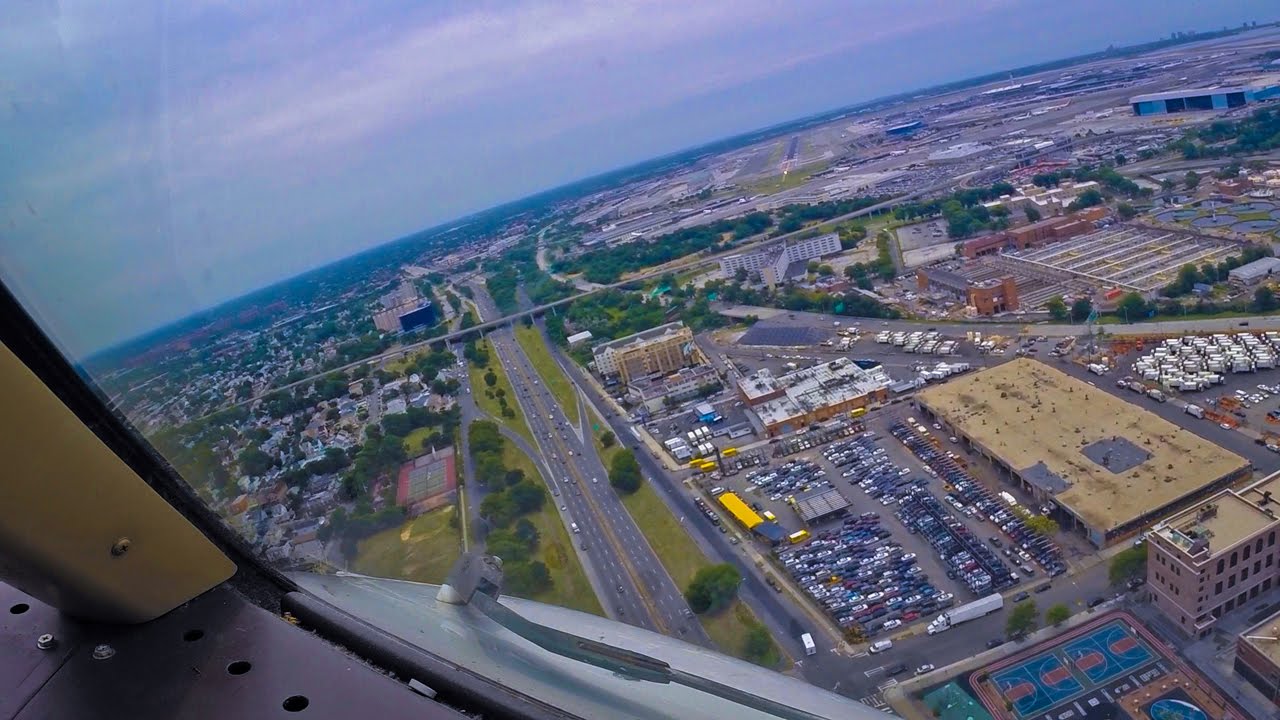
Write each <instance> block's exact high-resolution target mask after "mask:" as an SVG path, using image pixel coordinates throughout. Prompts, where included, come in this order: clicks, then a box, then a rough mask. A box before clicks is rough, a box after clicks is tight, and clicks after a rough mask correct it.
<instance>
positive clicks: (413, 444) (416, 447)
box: [404, 425, 447, 457]
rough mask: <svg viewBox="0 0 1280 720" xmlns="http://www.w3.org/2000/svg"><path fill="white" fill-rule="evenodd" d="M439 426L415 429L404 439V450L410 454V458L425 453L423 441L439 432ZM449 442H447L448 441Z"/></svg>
mask: <svg viewBox="0 0 1280 720" xmlns="http://www.w3.org/2000/svg"><path fill="white" fill-rule="evenodd" d="M439 429H440V428H439V426H436V425H431V426H428V427H420V428H414V430H413V431H412V432H410V433H409V434H408V435H406V436H405V438H404V450H405V452H407V453H409V457H415V456H417V455H418V453H421V452H422V451H423V448H422V441H423V439H425V438H426V437H427V436H428V435H430V434H431V433H433V432H438V431H439ZM446 442H447V441H446Z"/></svg>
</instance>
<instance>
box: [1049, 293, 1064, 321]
mask: <svg viewBox="0 0 1280 720" xmlns="http://www.w3.org/2000/svg"><path fill="white" fill-rule="evenodd" d="M1044 306H1045V309H1047V310H1048V311H1049V317H1052V318H1053V319H1054V320H1066V319H1067V304H1066V303H1065V302H1063V301H1062V296H1061V295H1054V296H1053V297H1051V298H1049V301H1048V302H1046V303H1045V304H1044Z"/></svg>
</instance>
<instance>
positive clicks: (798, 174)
mask: <svg viewBox="0 0 1280 720" xmlns="http://www.w3.org/2000/svg"><path fill="white" fill-rule="evenodd" d="M830 166H831V163H829V162H827V161H825V160H823V161H819V162H815V163H809V164H808V165H805V166H803V167H799V168H796V169H795V170H792V171H791V172H789V173H787V174H786V175H783V174H782V173H781V172H779V173H778V174H777V175H773V176H771V177H767V178H765V179H763V180H760V181H759V182H755V183H752V184H751V185H749V186H748V187H749V189H750V190H751V192H755V193H766V194H767V193H776V192H781V191H783V190H790V189H792V188H797V187H800V186H801V185H803V184H805V183H806V182H808V181H809V178H811V177H813V176H814V175H817V174H818V173H820V172H822V171H823V170H826V169H827V168H828V167H830Z"/></svg>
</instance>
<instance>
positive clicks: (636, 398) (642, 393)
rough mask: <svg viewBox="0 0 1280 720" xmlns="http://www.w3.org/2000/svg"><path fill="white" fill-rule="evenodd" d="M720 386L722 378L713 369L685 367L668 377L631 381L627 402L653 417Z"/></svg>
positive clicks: (628, 384)
mask: <svg viewBox="0 0 1280 720" xmlns="http://www.w3.org/2000/svg"><path fill="white" fill-rule="evenodd" d="M719 382H720V376H719V375H716V371H715V368H713V367H711V366H710V365H694V366H692V367H683V368H680V369H678V370H676V371H675V372H673V373H670V374H669V375H650V376H648V377H642V378H637V379H635V380H632V381H631V382H629V383H627V399H628V400H629V401H630V402H632V403H634V404H636V405H643V406H644V407H645V409H646V410H648V411H649V412H651V413H654V412H658V411H659V410H661V409H662V408H663V407H664V406H666V405H668V404H670V403H675V402H681V401H684V400H688V399H689V398H692V397H697V395H698V394H699V393H700V392H702V390H703V389H704V388H706V387H708V386H712V385H716V384H717V383H719Z"/></svg>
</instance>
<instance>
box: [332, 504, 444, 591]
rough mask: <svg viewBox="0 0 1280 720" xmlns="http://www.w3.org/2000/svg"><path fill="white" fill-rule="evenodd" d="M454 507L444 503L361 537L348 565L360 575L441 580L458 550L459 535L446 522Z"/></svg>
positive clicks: (425, 580)
mask: <svg viewBox="0 0 1280 720" xmlns="http://www.w3.org/2000/svg"><path fill="white" fill-rule="evenodd" d="M455 512H456V508H455V507H454V506H453V505H447V506H445V507H442V508H439V509H438V510H432V511H431V512H429V513H425V514H423V515H419V516H418V517H416V518H413V519H412V520H408V521H406V522H405V523H404V524H403V525H401V526H399V527H395V528H391V529H389V530H383V531H382V532H380V533H378V534H376V535H373V536H371V537H369V538H366V539H364V540H361V541H360V542H359V544H358V545H357V548H358V549H357V551H356V557H355V560H353V561H352V563H351V569H352V571H354V572H358V573H361V574H364V575H373V576H375V577H385V578H398V579H401V580H414V581H417V582H427V583H439V582H443V581H444V579H445V576H447V575H448V574H449V569H450V568H452V567H453V563H454V562H455V561H457V559H458V556H459V555H461V554H462V537H461V533H460V531H459V530H458V529H456V528H453V527H450V526H449V519H450V518H451V517H453V515H454V513H455Z"/></svg>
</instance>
